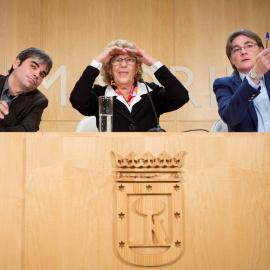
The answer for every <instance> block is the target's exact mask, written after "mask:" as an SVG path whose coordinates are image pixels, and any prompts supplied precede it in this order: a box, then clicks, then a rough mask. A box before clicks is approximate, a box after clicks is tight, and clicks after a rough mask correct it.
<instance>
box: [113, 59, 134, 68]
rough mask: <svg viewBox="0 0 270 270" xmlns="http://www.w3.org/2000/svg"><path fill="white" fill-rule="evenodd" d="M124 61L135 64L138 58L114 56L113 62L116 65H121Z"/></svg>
mask: <svg viewBox="0 0 270 270" xmlns="http://www.w3.org/2000/svg"><path fill="white" fill-rule="evenodd" d="M123 61H125V62H126V64H127V65H133V64H134V63H136V58H135V57H126V58H117V57H116V58H112V59H111V63H112V65H114V66H119V65H121V64H122V63H123Z"/></svg>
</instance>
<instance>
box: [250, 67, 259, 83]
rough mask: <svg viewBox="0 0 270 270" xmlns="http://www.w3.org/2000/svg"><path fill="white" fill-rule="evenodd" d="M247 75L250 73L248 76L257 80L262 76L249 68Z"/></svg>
mask: <svg viewBox="0 0 270 270" xmlns="http://www.w3.org/2000/svg"><path fill="white" fill-rule="evenodd" d="M249 75H250V77H251V78H252V79H254V80H258V81H259V80H261V78H262V76H259V75H258V74H257V72H256V71H255V70H253V69H251V70H250V72H249Z"/></svg>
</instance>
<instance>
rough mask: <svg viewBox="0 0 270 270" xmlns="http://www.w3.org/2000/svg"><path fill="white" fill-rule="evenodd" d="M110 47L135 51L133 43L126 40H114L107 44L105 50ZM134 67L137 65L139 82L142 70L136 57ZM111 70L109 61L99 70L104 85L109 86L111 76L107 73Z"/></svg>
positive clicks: (140, 62)
mask: <svg viewBox="0 0 270 270" xmlns="http://www.w3.org/2000/svg"><path fill="white" fill-rule="evenodd" d="M112 46H117V47H119V48H123V49H124V48H130V49H135V47H134V45H133V43H131V42H128V41H126V40H122V39H117V40H114V41H112V42H110V43H109V44H108V46H107V48H109V47H112ZM115 56H117V55H115ZM131 56H134V57H135V54H134V55H131ZM113 57H114V56H113ZM136 65H137V80H139V79H140V78H141V77H142V74H143V69H142V61H141V60H140V59H139V58H137V57H136ZM111 70H112V64H111V61H109V62H108V63H106V64H103V65H102V68H101V70H100V74H101V76H102V78H103V81H104V82H105V83H106V84H111V75H110V73H109V72H110V71H111Z"/></svg>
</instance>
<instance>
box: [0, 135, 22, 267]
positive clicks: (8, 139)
mask: <svg viewBox="0 0 270 270" xmlns="http://www.w3.org/2000/svg"><path fill="white" fill-rule="evenodd" d="M0 149H1V162H0V171H1V177H0V186H1V188H0V242H1V244H0V254H1V256H0V268H1V269H22V268H21V267H22V251H23V249H22V247H23V246H24V231H23V228H24V223H23V222H22V221H23V213H24V201H23V200H24V196H25V194H24V191H25V190H24V188H23V186H24V176H25V167H24V160H25V145H24V138H23V136H16V135H13V134H2V135H1V141H0Z"/></svg>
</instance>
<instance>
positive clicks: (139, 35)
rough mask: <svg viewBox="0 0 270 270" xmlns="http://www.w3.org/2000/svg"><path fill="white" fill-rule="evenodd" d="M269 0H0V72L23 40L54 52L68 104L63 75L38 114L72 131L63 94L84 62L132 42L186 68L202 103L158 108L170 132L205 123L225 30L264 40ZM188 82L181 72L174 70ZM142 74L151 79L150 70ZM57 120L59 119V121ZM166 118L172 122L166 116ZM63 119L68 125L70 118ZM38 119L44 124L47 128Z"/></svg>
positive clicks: (211, 118) (222, 65)
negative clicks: (118, 43) (174, 108)
mask: <svg viewBox="0 0 270 270" xmlns="http://www.w3.org/2000/svg"><path fill="white" fill-rule="evenodd" d="M269 9H270V2H269V1H268V0H257V1H255V0H250V1H244V0H236V1H232V0H229V1H225V0H218V1H213V0H202V1H199V2H198V1H187V0H138V1H132V0H116V1H109V0H100V1H87V0H78V1H76V2H75V1H74V0H56V1H53V0H46V1H45V0H43V1H41V0H38V1H34V0H23V1H19V0H11V1H7V0H2V1H1V9H0V26H1V27H0V37H1V44H0V73H1V74H4V73H6V72H7V69H9V68H10V66H11V64H12V63H13V61H14V60H15V57H16V55H17V54H18V53H19V52H20V51H21V50H23V49H25V48H26V47H30V46H37V47H40V48H41V49H43V50H45V51H46V52H47V53H48V54H49V55H50V56H51V57H52V59H53V62H54V64H53V68H52V70H51V73H50V74H49V75H48V76H47V77H46V78H45V80H46V81H50V80H51V78H52V76H53V75H54V74H55V73H56V71H57V70H58V69H59V68H60V67H61V66H66V68H67V74H66V76H67V77H66V84H67V87H66V93H65V94H66V96H65V97H62V98H63V99H64V100H65V102H66V106H61V87H62V85H61V79H60V78H58V79H57V80H56V81H55V82H54V84H53V85H52V86H51V88H50V89H49V90H46V89H45V87H43V86H40V87H39V88H40V90H41V91H42V92H43V93H44V94H45V95H46V96H47V97H48V99H49V107H48V108H47V109H46V110H45V112H44V114H43V120H46V121H48V122H50V123H52V122H55V125H54V126H55V127H56V128H55V130H53V131H55V132H57V131H59V127H61V128H62V130H60V131H64V132H66V131H69V132H72V131H74V121H79V120H80V119H82V117H83V116H82V115H81V114H80V113H79V112H77V111H76V110H74V109H73V108H72V106H71V104H70V103H69V100H68V99H69V95H70V93H71V91H72V89H73V87H74V85H75V83H76V82H77V80H78V79H79V77H80V76H81V74H82V72H83V70H84V69H85V67H86V66H87V65H89V64H90V63H91V61H92V60H93V59H94V58H95V57H96V56H97V55H98V54H99V53H100V52H102V51H103V50H104V48H105V47H106V46H107V44H108V43H109V42H110V41H112V40H115V39H126V40H128V41H131V42H135V43H136V44H137V45H139V46H140V47H141V48H142V49H145V50H146V51H147V52H149V53H150V54H151V55H153V57H155V58H156V59H157V60H160V61H162V62H163V63H164V64H165V65H167V66H168V67H171V66H178V67H179V66H181V67H186V68H188V69H189V70H191V72H192V74H193V77H194V81H193V83H192V84H191V85H190V86H189V87H188V89H189V90H190V91H191V92H192V93H193V95H194V96H195V98H196V100H197V101H198V103H199V104H200V107H195V106H194V104H193V103H192V102H191V101H190V102H189V103H188V104H186V105H185V106H184V107H182V108H180V109H179V110H177V111H176V112H172V113H167V114H164V115H162V116H161V121H164V122H166V125H167V127H168V129H167V131H169V132H179V131H184V130H186V126H187V124H185V123H188V126H189V127H190V129H195V128H197V127H198V126H199V127H202V128H204V129H209V130H210V128H209V126H210V127H211V126H212V125H213V124H214V122H215V121H216V120H217V119H218V118H219V116H218V112H217V107H216V104H215V100H214V102H213V103H211V98H210V94H211V93H212V80H210V73H209V68H210V67H212V68H214V77H215V78H218V77H224V76H226V75H227V71H226V68H227V67H229V66H230V63H229V61H228V59H227V57H226V55H225V45H226V40H227V37H228V35H229V34H230V33H231V32H232V31H234V30H238V29H241V28H247V29H251V30H252V31H254V32H256V33H258V34H259V35H260V36H261V37H262V39H263V41H264V43H265V40H264V37H265V33H266V32H267V31H269V29H268V28H267V27H268V25H269V24H268V19H267V18H268V17H269V14H268V11H269ZM176 76H177V78H179V79H180V80H181V82H183V83H186V82H187V79H188V78H187V75H186V74H185V72H176ZM144 77H145V78H146V80H148V81H150V80H152V79H151V78H149V76H148V75H145V76H144ZM59 122H62V123H64V124H62V125H58V126H57V124H58V123H59ZM169 122H171V124H170V123H169ZM68 124H69V125H68ZM52 127H53V125H51V124H50V125H43V126H42V131H44V132H46V131H52Z"/></svg>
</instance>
